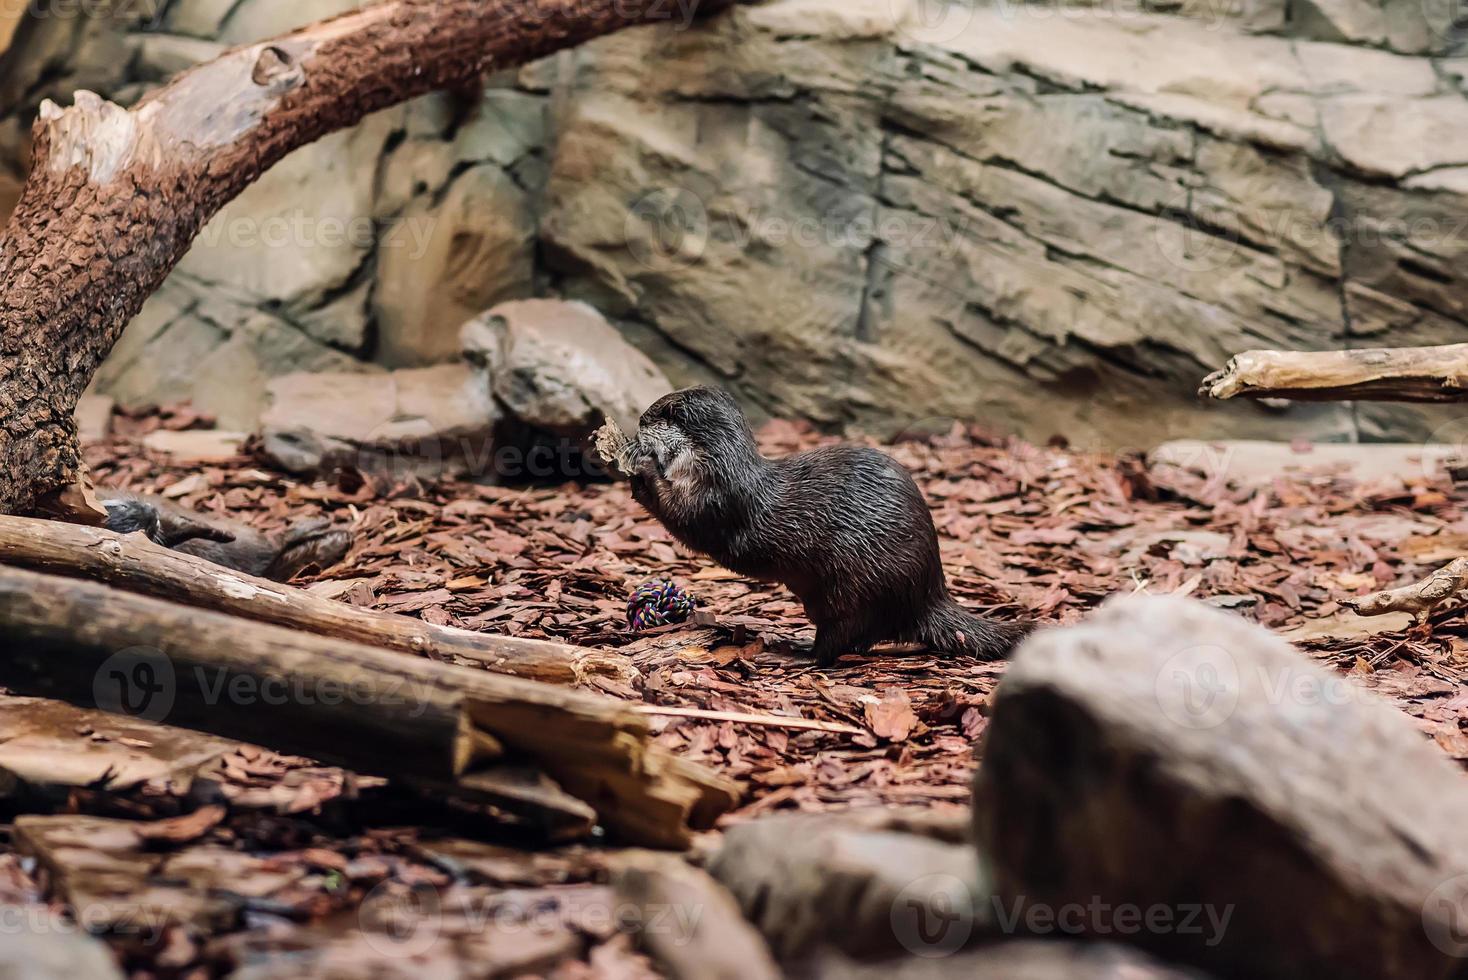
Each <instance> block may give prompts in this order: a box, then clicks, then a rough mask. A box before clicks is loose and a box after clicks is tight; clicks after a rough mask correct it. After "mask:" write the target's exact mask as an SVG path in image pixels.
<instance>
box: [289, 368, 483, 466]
mask: <svg viewBox="0 0 1468 980" xmlns="http://www.w3.org/2000/svg"><path fill="white" fill-rule="evenodd" d="M268 398H269V404H268V407H267V408H266V409H265V414H264V416H263V418H262V419H261V435H262V437H263V441H264V451H265V454H266V455H267V456H268V457H269V458H270V459H271V460H272V461H273V462H275V463H276V464H277V465H278V466H280V467H282V468H283V469H286V470H289V471H291V472H296V473H311V472H316V471H319V470H323V469H329V468H332V467H335V466H349V467H353V468H355V469H358V470H360V471H362V472H364V473H371V474H378V475H384V476H388V477H403V476H409V475H411V476H416V477H419V478H422V479H437V478H440V477H445V476H462V475H471V476H482V475H483V470H484V469H485V467H486V466H487V465H488V463H487V461H488V460H489V459H490V448H491V438H492V434H493V429H494V426H495V423H496V422H497V421H498V420H499V408H498V406H497V405H496V404H495V402H494V399H492V398H491V397H490V395H489V391H488V389H487V388H486V387H485V384H484V378H483V376H482V375H481V374H479V373H478V372H477V371H475V370H473V369H472V368H471V367H470V366H469V365H467V364H445V365H440V366H438V367H429V368H406V369H404V370H401V371H390V372H377V373H374V374H353V373H323V374H288V375H285V376H284V377H280V378H276V379H275V380H274V381H272V382H271V383H270V386H269V392H268Z"/></svg>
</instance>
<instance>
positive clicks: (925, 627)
mask: <svg viewBox="0 0 1468 980" xmlns="http://www.w3.org/2000/svg"><path fill="white" fill-rule="evenodd" d="M1034 628H1035V625H1034V624H1033V623H1006V622H1001V621H999V620H994V619H985V618H983V617H982V616H975V615H974V614H973V613H971V612H968V611H967V610H965V609H964V608H962V607H961V606H959V605H958V603H956V602H954V601H953V600H952V599H946V598H945V599H943V600H942V601H941V602H939V603H938V604H937V605H935V606H934V607H933V608H932V610H931V611H930V612H929V613H928V615H927V617H926V618H925V619H924V620H923V621H922V622H921V623H920V624H918V635H917V639H918V641H919V642H920V643H923V644H926V645H927V646H929V647H931V648H932V649H934V650H937V651H940V652H942V653H966V654H969V655H971V656H975V657H982V658H983V659H985V660H996V659H998V658H1000V657H1003V656H1006V655H1007V654H1008V653H1009V652H1010V651H1011V650H1013V649H1014V648H1015V646H1016V645H1017V644H1018V643H1019V641H1020V640H1022V639H1024V638H1025V637H1026V636H1027V635H1029V633H1030V632H1031V631H1032V630H1033V629H1034Z"/></svg>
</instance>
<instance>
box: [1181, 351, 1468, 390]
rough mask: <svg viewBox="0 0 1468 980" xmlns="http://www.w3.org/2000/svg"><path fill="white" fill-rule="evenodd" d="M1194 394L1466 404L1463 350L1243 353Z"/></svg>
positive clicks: (1467, 354)
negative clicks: (1464, 402) (1461, 402)
mask: <svg viewBox="0 0 1468 980" xmlns="http://www.w3.org/2000/svg"><path fill="white" fill-rule="evenodd" d="M1198 393H1199V395H1201V396H1203V397H1206V398H1217V399H1227V398H1293V399H1296V400H1298V401H1345V400H1350V399H1365V400H1370V401H1396V402H1460V401H1468V344H1448V345H1445V346H1442V347H1378V348H1369V349H1363V350H1340V351H1277V350H1251V351H1245V352H1244V353H1242V354H1238V355H1235V356H1234V357H1233V358H1232V359H1231V360H1230V361H1229V362H1228V365H1227V366H1225V367H1224V369H1223V370H1221V371H1215V372H1214V373H1212V374H1210V375H1208V377H1206V378H1204V379H1203V384H1202V387H1201V388H1199V390H1198Z"/></svg>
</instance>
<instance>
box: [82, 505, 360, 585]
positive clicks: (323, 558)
mask: <svg viewBox="0 0 1468 980" xmlns="http://www.w3.org/2000/svg"><path fill="white" fill-rule="evenodd" d="M97 495H98V497H99V498H100V499H101V501H102V505H103V506H104V507H106V508H107V528H108V530H111V531H116V532H117V533H118V534H132V533H135V532H139V531H141V532H142V533H143V534H146V535H147V536H148V538H149V540H151V541H153V542H154V543H155V544H161V545H162V546H163V547H165V548H170V549H172V550H174V551H181V552H183V553H184V554H187V555H193V556H195V557H196V558H202V559H204V560H205V561H209V562H213V563H214V564H216V565H222V566H224V567H225V568H232V569H234V570H235V571H237V572H244V573H246V574H248V575H257V576H260V577H261V578H268V579H271V580H272V581H276V582H288V581H290V580H291V579H292V578H295V577H296V575H298V574H300V573H301V572H302V571H304V570H305V569H306V568H308V567H314V568H320V569H325V568H330V567H331V566H332V565H335V564H336V563H337V562H339V561H341V560H342V558H343V557H344V556H345V555H346V553H347V550H348V549H349V548H350V547H351V544H352V536H351V533H350V532H348V531H346V530H343V529H341V528H335V529H334V528H332V527H331V522H330V521H328V520H327V519H326V518H313V519H310V520H305V521H297V522H296V523H295V524H292V525H291V526H290V527H288V528H287V529H286V530H285V531H284V532H283V533H280V534H277V535H270V534H265V533H263V532H261V531H257V530H256V529H255V528H253V527H250V526H249V525H248V524H244V523H242V522H240V521H235V520H230V519H229V518H226V517H216V516H214V515H210V514H200V513H196V512H194V511H191V510H188V509H187V508H185V507H182V506H180V505H179V504H176V503H174V502H173V501H171V500H167V499H165V498H163V497H152V496H148V495H145V494H137V493H129V492H127V491H123V490H106V489H101V490H98V491H97Z"/></svg>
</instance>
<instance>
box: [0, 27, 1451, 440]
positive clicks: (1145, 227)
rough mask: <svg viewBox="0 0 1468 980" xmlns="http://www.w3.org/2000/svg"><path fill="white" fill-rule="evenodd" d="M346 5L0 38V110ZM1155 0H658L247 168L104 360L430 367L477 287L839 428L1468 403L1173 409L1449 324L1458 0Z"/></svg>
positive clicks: (271, 367) (1404, 432)
mask: <svg viewBox="0 0 1468 980" xmlns="http://www.w3.org/2000/svg"><path fill="white" fill-rule="evenodd" d="M347 5H348V0H316V2H310V3H297V4H289V5H286V4H276V3H273V2H271V0H244V2H242V3H232V2H230V3H226V2H218V0H174V2H172V3H170V4H167V5H165V6H163V7H161V8H159V9H157V10H155V11H154V13H153V15H152V16H151V17H145V16H143V15H142V14H139V13H138V12H136V11H134V13H133V14H132V15H131V19H129V18H126V17H124V18H122V19H120V20H119V21H118V22H116V23H113V24H110V25H109V24H102V23H100V22H92V21H88V22H66V23H57V22H54V21H53V22H51V23H49V24H43V23H30V24H26V25H22V32H23V36H24V32H25V31H27V30H29V31H31V32H32V36H31V40H30V43H28V44H26V45H24V51H23V52H22V53H21V54H17V53H16V52H17V49H15V48H13V49H12V53H11V55H10V56H8V58H7V60H6V62H5V63H4V64H0V72H3V74H4V80H3V82H0V98H4V99H6V100H7V102H8V104H9V105H10V107H11V110H12V113H13V118H14V119H17V120H18V119H19V118H20V116H21V115H23V113H24V112H25V111H26V109H27V108H28V107H29V106H30V105H31V104H33V103H34V101H35V100H36V99H37V98H38V97H39V96H40V95H45V94H57V93H55V92H52V91H51V90H58V92H62V91H65V90H67V89H68V88H69V87H70V88H74V87H76V86H77V85H78V84H87V85H90V86H92V87H95V88H99V89H101V90H103V91H104V93H105V94H108V95H110V96H111V97H113V98H119V99H122V100H127V99H129V98H135V97H136V96H137V94H139V93H140V92H141V91H142V90H143V88H144V87H146V86H147V85H149V84H153V83H155V82H156V81H157V80H159V79H161V78H164V77H166V76H167V75H168V74H169V73H170V72H171V71H174V70H177V68H179V67H181V66H182V65H185V64H187V63H190V62H191V61H194V60H198V59H200V58H204V57H208V56H210V55H211V54H212V53H213V52H214V51H216V50H218V45H219V44H225V43H234V42H237V41H242V40H250V39H255V38H259V37H264V36H267V35H269V34H271V33H274V32H277V31H279V30H282V29H284V28H286V27H289V26H291V25H292V24H294V23H298V22H304V21H309V20H312V19H316V18H318V17H320V16H324V15H326V14H328V13H331V12H334V11H336V10H339V9H342V8H343V7H345V6H347ZM141 6H147V5H146V4H143V5H141ZM1147 6H1148V9H1146V10H1144V9H1141V8H1139V7H1137V6H1134V5H1132V4H1131V3H1129V2H1127V0H1108V2H1107V3H1105V4H1099V5H1090V6H1085V7H1079V6H1065V5H1056V4H1053V3H1028V4H1027V3H1014V2H1010V0H991V2H986V3H978V2H976V0H952V2H939V0H768V2H765V3H760V4H755V5H749V6H741V7H739V8H737V9H735V10H734V11H732V12H730V13H729V14H727V15H724V16H720V17H718V18H715V19H713V20H711V21H708V22H703V23H698V24H694V25H692V26H691V27H690V26H688V25H687V24H686V23H685V22H684V20H683V19H682V17H681V16H680V11H682V10H684V9H686V5H685V6H684V7H680V6H679V5H677V4H669V9H670V18H671V21H670V23H669V24H667V25H664V26H658V27H652V28H644V29H638V30H634V31H629V32H626V33H624V34H621V35H618V36H614V37H611V38H605V39H602V40H600V41H598V42H595V43H593V44H590V45H587V46H585V47H583V48H581V49H579V50H577V51H575V52H570V53H567V54H564V55H561V56H558V57H557V58H554V59H551V60H548V61H546V62H542V63H539V64H537V65H533V66H531V67H530V68H528V69H526V70H525V71H523V72H521V73H519V74H518V75H517V76H516V77H513V78H497V79H494V80H493V81H492V82H491V87H490V88H489V90H488V91H487V92H486V93H485V94H484V96H483V97H482V98H480V99H478V100H475V99H472V98H467V97H450V96H437V97H433V98H431V99H426V100H422V101H420V102H418V103H415V104H412V105H409V106H406V107H402V108H400V109H395V110H390V111H388V112H385V113H382V114H379V115H378V116H376V117H373V118H372V119H370V120H368V121H367V122H366V123H365V124H364V125H363V126H362V127H360V128H359V129H357V130H355V131H353V132H349V133H342V134H337V135H336V136H333V137H330V138H328V139H327V140H325V141H323V142H322V143H320V144H318V145H317V146H314V147H311V148H308V149H306V150H304V151H302V152H301V153H300V154H298V155H297V156H296V157H294V158H292V159H291V160H289V161H287V163H286V164H284V165H283V166H282V167H280V168H277V170H275V171H273V172H271V173H270V174H267V175H266V176H265V178H264V179H263V180H262V181H261V183H260V185H258V186H257V187H255V188H252V189H251V190H250V191H249V192H247V194H246V195H245V196H243V197H242V198H241V199H240V200H239V201H237V202H236V203H235V204H234V205H232V206H231V207H230V208H229V209H228V210H227V211H226V213H225V214H223V215H221V216H220V218H219V219H218V220H216V222H214V224H212V225H211V226H210V228H209V229H208V230H207V231H206V233H205V235H204V237H203V240H202V241H201V242H200V243H199V245H198V246H197V247H196V248H195V250H194V251H193V253H192V254H191V255H190V256H189V258H188V260H187V261H186V262H185V263H184V264H183V265H182V266H181V267H180V269H179V270H178V273H177V274H176V275H175V277H174V281H173V283H172V284H171V285H170V288H169V289H168V290H166V291H165V292H164V293H163V294H161V295H160V296H159V297H158V298H157V299H156V300H155V301H154V303H153V304H152V305H151V306H150V308H149V310H148V311H146V312H145V314H144V315H143V317H141V318H140V320H139V322H138V324H135V325H134V326H133V327H132V328H130V330H129V333H128V336H127V337H126V338H125V339H124V341H123V344H122V345H121V346H120V349H119V353H118V355H117V356H116V357H114V359H113V362H114V363H112V364H109V365H108V371H107V372H106V374H105V375H104V377H102V378H101V379H99V384H100V386H101V387H102V388H104V389H105V390H107V391H110V392H114V393H116V394H118V395H119V397H121V398H123V399H124V400H138V399H142V398H152V399H169V398H177V397H189V396H192V397H193V398H194V400H195V401H196V402H197V403H199V404H201V405H202V406H204V407H205V408H210V409H213V410H216V411H219V412H221V414H223V415H225V416H226V420H227V421H228V422H229V424H231V425H236V426H238V425H243V424H248V423H249V422H251V421H252V420H253V416H254V415H256V414H258V411H259V404H260V398H261V397H262V395H263V392H264V390H265V383H266V380H267V379H268V378H269V377H270V376H273V375H275V374H279V373H281V372H282V371H283V370H285V369H293V370H299V369H302V368H303V367H304V368H306V369H317V368H325V369H332V370H341V369H344V368H345V369H373V367H374V366H385V367H390V368H399V367H412V366H421V365H424V364H431V363H435V362H439V361H443V360H445V359H449V358H452V357H453V356H455V353H456V350H457V336H458V331H459V328H460V327H461V326H462V324H463V322H464V321H465V320H467V319H469V318H470V317H471V316H473V315H474V314H476V313H479V312H480V311H482V310H484V309H486V308H487V307H489V306H491V305H493V304H494V303H497V302H500V301H503V300H508V299H519V298H524V297H530V296H564V297H567V298H571V299H579V300H583V301H585V302H587V303H589V304H591V305H592V306H594V307H596V308H597V309H598V310H600V311H601V312H602V313H603V314H604V315H605V316H607V317H608V318H609V319H610V320H611V322H612V323H613V324H614V325H615V326H616V327H617V328H618V329H619V330H621V331H622V333H623V334H624V335H625V336H626V337H628V338H629V339H631V340H632V341H633V342H634V343H635V344H637V345H638V346H639V347H641V348H642V349H643V350H645V351H646V352H647V353H649V354H650V355H651V356H652V357H653V359H654V360H655V361H656V362H658V364H659V365H660V366H661V367H662V368H663V369H664V370H665V371H666V372H667V373H668V374H669V376H670V377H671V378H672V380H673V381H674V382H675V383H688V382H692V381H711V382H715V383H720V384H724V385H726V386H729V387H731V388H733V389H734V390H735V391H736V392H737V393H738V394H739V395H740V396H741V397H742V398H743V399H744V400H745V402H746V403H747V404H748V405H749V406H750V407H751V408H752V409H754V410H755V411H756V412H759V411H764V412H768V413H771V414H780V415H796V416H805V417H808V418H812V419H814V420H817V421H818V422H821V423H825V424H831V425H845V424H857V425H861V426H864V427H867V428H871V429H876V430H879V431H887V432H891V431H897V430H901V429H903V428H907V427H920V426H929V425H932V424H933V420H934V419H935V418H947V417H958V418H964V419H979V420H984V421H988V422H990V423H992V424H994V425H996V426H999V427H1003V428H1007V429H1011V430H1014V431H1018V432H1020V433H1023V434H1025V435H1027V436H1029V437H1031V438H1041V439H1043V438H1048V437H1050V436H1052V435H1056V434H1059V435H1063V436H1065V437H1067V438H1069V439H1070V440H1071V441H1073V442H1076V443H1080V444H1090V445H1109V446H1124V445H1143V444H1149V443H1151V442H1153V441H1156V440H1157V439H1160V438H1162V437H1165V436H1168V435H1206V436H1221V435H1248V436H1254V437H1283V436H1298V435H1305V436H1311V437H1315V438H1357V437H1360V438H1383V437H1394V438H1409V439H1415V438H1422V437H1425V436H1427V435H1429V434H1430V433H1432V432H1433V431H1435V430H1436V429H1438V428H1439V427H1440V425H1442V424H1443V423H1444V422H1446V421H1447V420H1449V419H1451V418H1454V417H1456V416H1457V415H1459V414H1463V413H1461V412H1458V411H1454V410H1451V409H1447V410H1434V411H1424V410H1421V409H1418V408H1412V407H1402V406H1382V405H1366V404H1362V405H1358V406H1349V405H1321V406H1304V405H1295V406H1290V407H1283V406H1275V407H1260V406H1254V405H1239V406H1232V405H1230V406H1227V407H1208V408H1205V407H1203V406H1200V405H1199V404H1198V403H1197V402H1196V400H1195V398H1194V395H1193V391H1194V388H1195V385H1196V382H1197V380H1198V379H1199V378H1200V377H1201V376H1202V374H1204V373H1206V371H1207V370H1209V369H1211V368H1213V367H1216V366H1217V365H1219V364H1221V363H1222V362H1223V361H1224V360H1225V359H1226V358H1227V357H1228V356H1229V355H1230V354H1232V353H1234V352H1236V351H1238V350H1241V349H1246V348H1251V347H1289V348H1327V347H1344V346H1356V347H1359V346H1378V345H1406V344H1425V343H1445V342H1455V341H1460V340H1464V339H1468V330H1465V329H1464V325H1465V323H1468V289H1465V285H1468V283H1465V279H1468V99H1465V94H1464V93H1465V83H1464V81H1463V76H1464V75H1465V74H1468V59H1460V58H1456V57H1454V52H1455V50H1456V42H1457V38H1458V28H1457V27H1456V26H1455V25H1454V22H1453V15H1454V13H1455V7H1456V0H1297V2H1294V3H1290V4H1288V5H1287V4H1286V2H1285V0H1227V2H1226V0H1179V2H1170V3H1167V4H1155V3H1154V4H1148V5H1147ZM1163 8H1165V9H1163ZM48 32H49V33H48ZM26 52H32V53H31V54H29V55H28V54H26ZM28 58H29V61H28V60H27V59H28ZM23 77H24V78H28V79H30V82H29V83H28V84H26V85H21V84H18V83H17V81H16V80H17V79H19V78H23ZM38 77H39V78H46V79H48V81H47V82H46V84H45V85H42V86H40V87H39V88H38V87H36V86H35V85H34V79H35V78H38ZM43 89H45V91H43ZM19 132H20V129H19V127H18V126H14V127H12V135H11V136H10V137H8V138H5V139H0V144H6V145H9V146H11V147H12V148H13V149H14V150H15V152H17V153H18V152H20V144H21V142H22V141H21V140H20V139H19V138H18V136H17V135H16V134H18V133H19ZM221 304H222V305H224V306H225V307H227V308H228V309H229V310H230V311H231V312H230V314H229V316H228V317H226V318H225V319H226V320H227V321H228V322H221V321H220V320H219V319H218V318H216V317H212V316H208V315H205V314H206V313H207V311H209V310H212V309H214V308H215V307H217V306H219V305H221ZM160 324H161V326H160ZM124 361H126V364H124V363H123V362H124ZM284 362H289V363H284ZM201 363H202V364H205V365H210V364H216V363H225V364H228V365H230V368H229V370H234V371H237V372H238V377H239V378H241V379H243V380H242V381H241V382H240V383H239V384H236V385H234V386H233V387H232V388H230V389H229V390H223V389H222V387H221V386H220V385H219V383H218V380H217V375H216V374H210V373H208V372H205V373H204V374H203V375H200V374H199V367H198V365H199V364H201Z"/></svg>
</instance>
